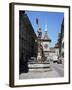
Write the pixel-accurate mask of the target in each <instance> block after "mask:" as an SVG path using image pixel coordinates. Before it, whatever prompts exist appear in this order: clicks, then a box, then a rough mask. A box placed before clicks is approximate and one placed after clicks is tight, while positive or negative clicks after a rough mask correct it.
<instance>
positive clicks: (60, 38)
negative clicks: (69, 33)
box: [58, 19, 64, 57]
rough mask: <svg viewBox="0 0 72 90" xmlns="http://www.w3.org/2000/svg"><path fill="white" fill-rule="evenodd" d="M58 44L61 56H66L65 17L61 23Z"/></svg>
mask: <svg viewBox="0 0 72 90" xmlns="http://www.w3.org/2000/svg"><path fill="white" fill-rule="evenodd" d="M58 45H59V54H60V57H64V19H63V21H62V24H61V31H60V33H59V38H58Z"/></svg>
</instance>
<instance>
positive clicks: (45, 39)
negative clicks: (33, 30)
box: [42, 25, 51, 59]
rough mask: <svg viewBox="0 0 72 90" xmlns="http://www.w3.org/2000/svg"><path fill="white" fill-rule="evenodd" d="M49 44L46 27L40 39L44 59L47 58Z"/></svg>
mask: <svg viewBox="0 0 72 90" xmlns="http://www.w3.org/2000/svg"><path fill="white" fill-rule="evenodd" d="M50 43H51V39H50V38H49V37H48V28H47V25H46V26H45V31H44V36H43V38H42V46H43V51H44V56H45V58H46V59H47V58H48V57H49V52H50Z"/></svg>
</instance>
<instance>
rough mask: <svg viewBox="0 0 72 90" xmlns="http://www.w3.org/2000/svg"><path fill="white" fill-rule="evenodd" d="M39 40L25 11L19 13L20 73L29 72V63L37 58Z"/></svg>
mask: <svg viewBox="0 0 72 90" xmlns="http://www.w3.org/2000/svg"><path fill="white" fill-rule="evenodd" d="M36 39H37V37H36V34H35V32H34V30H33V27H32V25H31V22H30V20H29V18H28V16H27V14H26V13H25V11H20V12H19V60H20V73H21V72H27V71H28V67H27V62H28V60H29V59H30V58H31V57H34V56H35V57H36V56H37V43H36V42H35V40H36Z"/></svg>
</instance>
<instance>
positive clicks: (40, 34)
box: [36, 18, 44, 63]
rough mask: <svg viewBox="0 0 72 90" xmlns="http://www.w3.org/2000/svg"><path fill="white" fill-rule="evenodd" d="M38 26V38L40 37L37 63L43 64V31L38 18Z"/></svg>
mask: <svg viewBox="0 0 72 90" xmlns="http://www.w3.org/2000/svg"><path fill="white" fill-rule="evenodd" d="M36 24H37V25H38V30H37V37H38V40H37V42H38V54H37V61H38V63H42V62H43V61H44V60H43V47H42V45H41V37H42V31H41V28H40V27H39V24H38V18H36Z"/></svg>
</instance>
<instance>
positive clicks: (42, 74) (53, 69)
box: [19, 63, 64, 79]
mask: <svg viewBox="0 0 72 90" xmlns="http://www.w3.org/2000/svg"><path fill="white" fill-rule="evenodd" d="M63 76H64V65H63V64H56V63H51V64H50V69H49V70H45V71H30V72H28V73H22V74H20V77H19V78H20V79H31V78H32V79H33V78H53V77H63Z"/></svg>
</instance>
